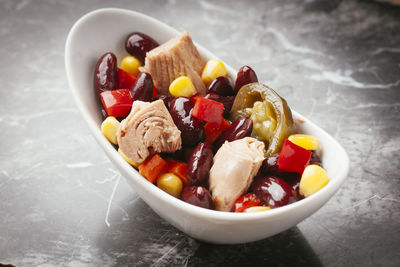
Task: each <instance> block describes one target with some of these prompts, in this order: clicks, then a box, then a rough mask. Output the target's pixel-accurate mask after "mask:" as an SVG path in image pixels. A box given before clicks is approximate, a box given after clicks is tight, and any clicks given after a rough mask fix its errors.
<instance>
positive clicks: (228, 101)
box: [205, 93, 235, 118]
mask: <svg viewBox="0 0 400 267" xmlns="http://www.w3.org/2000/svg"><path fill="white" fill-rule="evenodd" d="M205 98H208V99H211V100H214V101H217V102H220V103H222V104H224V114H223V116H224V118H229V115H230V114H229V112H230V111H231V109H232V105H233V101H235V96H220V95H218V94H215V93H209V94H207V95H206V96H205Z"/></svg>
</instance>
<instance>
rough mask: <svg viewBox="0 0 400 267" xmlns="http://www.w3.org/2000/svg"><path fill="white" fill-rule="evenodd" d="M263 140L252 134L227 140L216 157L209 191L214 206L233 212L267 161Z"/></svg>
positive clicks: (211, 171) (211, 172) (217, 208)
mask: <svg viewBox="0 0 400 267" xmlns="http://www.w3.org/2000/svg"><path fill="white" fill-rule="evenodd" d="M264 153H265V147H264V143H263V142H260V141H257V139H254V138H252V137H245V138H243V139H239V140H236V141H233V142H225V143H224V144H223V145H222V146H221V148H220V149H219V150H218V151H217V154H216V155H215V156H214V164H213V166H212V167H211V170H210V178H209V184H210V191H211V193H212V197H213V200H214V204H215V209H216V210H220V211H231V210H232V208H233V204H234V203H235V201H236V199H238V197H240V196H241V195H243V194H244V193H246V192H247V190H248V189H249V186H250V184H251V182H252V181H253V178H254V176H255V175H256V174H257V172H258V170H259V169H260V167H261V164H262V162H263V160H264Z"/></svg>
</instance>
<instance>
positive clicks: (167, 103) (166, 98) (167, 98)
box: [153, 95, 174, 109]
mask: <svg viewBox="0 0 400 267" xmlns="http://www.w3.org/2000/svg"><path fill="white" fill-rule="evenodd" d="M159 99H161V100H162V101H164V104H165V106H166V107H167V109H169V107H170V105H171V102H172V100H174V97H173V96H170V95H156V96H155V97H154V98H153V100H159Z"/></svg>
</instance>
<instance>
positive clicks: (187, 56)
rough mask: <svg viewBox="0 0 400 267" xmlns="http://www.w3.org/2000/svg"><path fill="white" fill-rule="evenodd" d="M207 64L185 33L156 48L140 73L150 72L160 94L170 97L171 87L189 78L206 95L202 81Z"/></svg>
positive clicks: (148, 56)
mask: <svg viewBox="0 0 400 267" xmlns="http://www.w3.org/2000/svg"><path fill="white" fill-rule="evenodd" d="M204 65H205V62H204V60H203V59H202V58H201V56H200V54H199V51H197V48H196V47H195V46H194V44H193V41H192V38H190V36H189V34H188V33H187V32H186V31H184V32H183V33H182V35H181V36H178V37H175V38H173V39H171V40H169V41H168V42H166V43H164V44H162V45H160V46H158V47H156V48H154V49H153V50H151V51H149V52H148V53H147V54H146V59H145V65H144V67H141V68H140V71H143V72H148V73H150V74H151V76H152V78H153V82H154V85H155V86H156V87H157V89H158V92H159V93H160V94H163V95H169V90H168V89H169V85H170V84H171V82H172V81H173V80H175V79H176V78H178V77H179V76H182V75H185V76H188V77H189V78H190V79H191V80H192V82H193V84H194V86H195V87H196V90H197V92H198V93H200V94H203V95H204V94H205V93H206V87H205V85H204V83H203V81H202V80H201V72H202V71H203V68H204Z"/></svg>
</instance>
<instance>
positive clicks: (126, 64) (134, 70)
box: [121, 56, 142, 76]
mask: <svg viewBox="0 0 400 267" xmlns="http://www.w3.org/2000/svg"><path fill="white" fill-rule="evenodd" d="M140 66H142V63H140V60H139V59H137V58H135V57H133V56H127V57H124V59H122V61H121V69H122V70H124V71H126V72H128V73H130V74H132V75H133V76H137V75H138V74H139V72H140V71H139V67H140Z"/></svg>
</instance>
